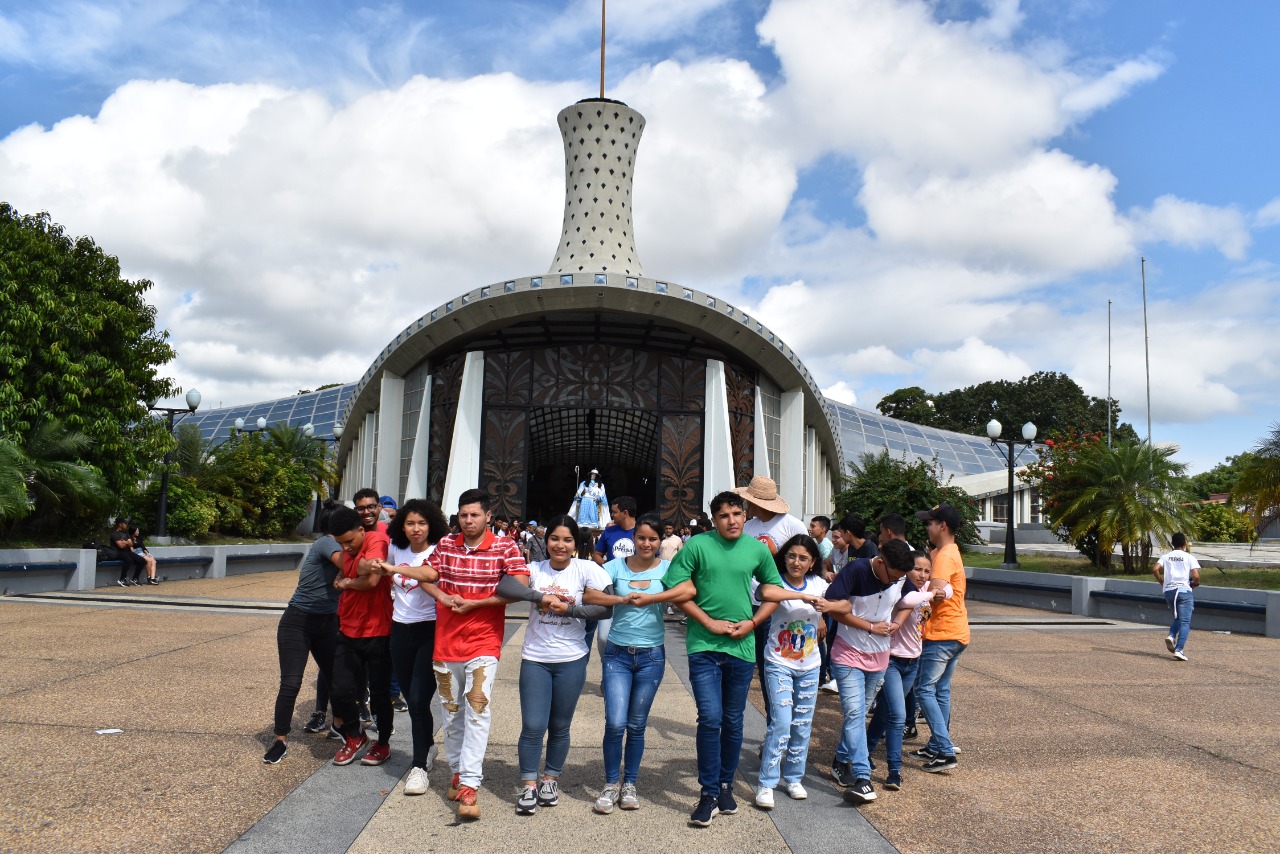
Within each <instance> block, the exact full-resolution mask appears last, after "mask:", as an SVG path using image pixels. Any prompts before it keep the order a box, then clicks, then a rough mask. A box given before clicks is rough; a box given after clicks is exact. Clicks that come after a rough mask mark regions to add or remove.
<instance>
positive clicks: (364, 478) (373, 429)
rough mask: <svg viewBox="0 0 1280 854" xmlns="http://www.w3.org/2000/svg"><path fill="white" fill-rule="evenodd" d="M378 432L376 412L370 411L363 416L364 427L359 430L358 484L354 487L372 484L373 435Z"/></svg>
mask: <svg viewBox="0 0 1280 854" xmlns="http://www.w3.org/2000/svg"><path fill="white" fill-rule="evenodd" d="M377 432H378V413H376V412H370V413H368V414H366V415H365V417H364V427H363V428H362V429H361V430H360V485H359V486H357V487H356V489H364V488H365V487H366V486H373V437H374V436H375V435H376V434H377Z"/></svg>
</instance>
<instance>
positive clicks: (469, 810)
mask: <svg viewBox="0 0 1280 854" xmlns="http://www.w3.org/2000/svg"><path fill="white" fill-rule="evenodd" d="M479 817H480V805H479V804H478V803H476V790H475V789H473V788H471V787H470V786H462V787H461V788H459V789H458V818H479Z"/></svg>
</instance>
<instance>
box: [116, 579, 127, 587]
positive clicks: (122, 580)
mask: <svg viewBox="0 0 1280 854" xmlns="http://www.w3.org/2000/svg"><path fill="white" fill-rule="evenodd" d="M116 584H118V585H120V586H121V587H128V586H129V582H127V581H125V580H124V579H123V578H122V579H120V580H119V581H117V582H116Z"/></svg>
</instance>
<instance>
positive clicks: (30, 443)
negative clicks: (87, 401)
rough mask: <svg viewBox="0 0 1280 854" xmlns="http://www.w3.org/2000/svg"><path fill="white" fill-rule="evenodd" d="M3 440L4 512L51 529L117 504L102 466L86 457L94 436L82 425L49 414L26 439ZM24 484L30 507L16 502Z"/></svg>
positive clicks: (0, 463) (0, 459)
mask: <svg viewBox="0 0 1280 854" xmlns="http://www.w3.org/2000/svg"><path fill="white" fill-rule="evenodd" d="M0 445H3V446H4V449H3V450H2V451H0V470H4V471H3V474H0V476H2V477H3V478H4V480H5V481H6V485H5V487H3V490H2V492H3V498H0V502H3V504H4V507H3V508H0V515H3V516H5V517H7V518H11V519H15V520H16V519H21V518H24V517H25V518H26V519H27V522H26V524H28V525H31V526H32V527H36V528H44V529H48V528H53V527H57V526H59V525H61V524H64V523H66V522H69V521H72V520H74V519H77V518H81V519H82V518H84V517H87V516H90V515H92V514H95V513H105V512H106V511H107V509H108V508H109V507H110V506H111V498H112V496H111V490H110V489H109V488H108V487H107V482H106V479H105V478H104V477H103V476H102V472H100V471H99V470H98V469H96V468H94V467H93V466H92V465H89V464H88V463H85V462H83V460H84V458H85V457H87V456H88V455H89V452H90V449H91V448H92V447H93V440H92V439H91V438H89V436H87V435H86V434H84V433H81V432H80V431H79V430H75V429H73V428H71V427H68V426H67V425H66V424H64V423H63V422H62V421H60V420H58V419H56V418H46V419H44V420H42V421H40V422H39V423H37V424H36V425H35V426H34V427H33V428H32V429H31V431H30V432H29V433H28V434H27V436H26V438H25V440H24V441H23V442H22V443H21V445H19V444H17V443H14V442H12V441H10V440H5V441H3V442H0ZM14 474H16V475H17V477H16V478H15V477H14ZM19 490H20V491H21V494H22V496H23V499H24V500H25V502H26V505H27V506H26V512H22V509H21V507H20V506H16V505H15V502H14V499H15V497H16V496H17V495H18V494H19ZM14 511H16V512H14Z"/></svg>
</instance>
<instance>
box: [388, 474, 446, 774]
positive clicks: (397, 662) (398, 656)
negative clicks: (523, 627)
mask: <svg viewBox="0 0 1280 854" xmlns="http://www.w3.org/2000/svg"><path fill="white" fill-rule="evenodd" d="M447 533H449V526H448V523H447V522H445V519H444V513H442V512H441V511H440V508H439V507H437V506H436V505H435V503H434V502H432V501H428V500H427V499H425V498H413V499H410V500H409V501H406V502H405V503H404V504H403V505H401V507H400V509H399V511H398V512H397V513H396V517H395V518H394V519H392V520H391V523H390V524H389V525H388V526H387V536H388V537H389V538H390V539H391V546H390V547H389V548H388V549H387V559H386V560H385V561H382V562H380V563H379V564H378V566H377V567H376V569H377V571H379V572H382V573H385V574H387V575H390V576H391V598H392V614H391V666H392V667H393V668H394V672H395V675H396V678H397V679H398V680H399V681H400V690H401V691H402V692H403V694H404V698H405V702H406V703H408V705H409V720H410V729H411V730H412V733H413V761H412V763H411V767H410V769H409V777H408V778H407V779H406V780H405V784H404V793H405V794H406V795H422V794H426V791H427V785H428V784H427V761H428V759H429V758H430V756H429V754H430V752H431V745H432V733H434V732H435V729H436V727H435V721H434V720H433V718H432V715H431V698H432V696H434V695H435V691H436V679H435V673H434V672H433V671H432V669H431V659H432V658H433V656H434V653H435V643H436V600H435V598H434V597H432V596H431V594H430V593H428V592H427V589H426V585H428V584H429V583H430V581H432V580H434V579H435V578H438V577H439V576H438V574H437V573H436V571H435V570H434V569H432V568H431V567H429V566H427V558H429V557H430V556H431V553H432V552H433V551H435V547H436V543H438V542H439V541H440V538H441V537H443V536H444V535H445V534H447Z"/></svg>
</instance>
